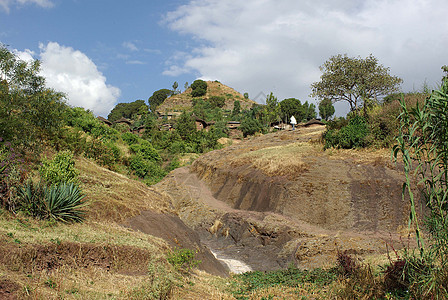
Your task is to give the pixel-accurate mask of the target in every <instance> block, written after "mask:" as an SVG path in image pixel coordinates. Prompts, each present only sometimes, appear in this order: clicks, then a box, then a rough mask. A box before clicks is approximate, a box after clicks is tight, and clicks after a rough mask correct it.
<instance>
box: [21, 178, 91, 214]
mask: <svg viewBox="0 0 448 300" xmlns="http://www.w3.org/2000/svg"><path fill="white" fill-rule="evenodd" d="M83 199H84V195H83V194H82V192H81V190H80V189H79V187H78V186H77V185H75V184H74V183H65V182H63V183H59V184H57V185H53V186H50V187H48V186H46V185H45V184H43V183H42V182H39V183H37V184H36V183H34V182H33V181H28V182H27V183H26V184H25V185H24V186H23V187H20V188H19V189H18V196H17V203H16V208H17V210H20V211H23V212H25V213H27V214H29V215H31V216H33V217H35V218H39V219H52V220H56V221H62V222H81V221H82V220H83V219H84V218H83V214H84V211H83V210H82V208H83V207H84V206H86V203H85V202H83V201H82V200H83Z"/></svg>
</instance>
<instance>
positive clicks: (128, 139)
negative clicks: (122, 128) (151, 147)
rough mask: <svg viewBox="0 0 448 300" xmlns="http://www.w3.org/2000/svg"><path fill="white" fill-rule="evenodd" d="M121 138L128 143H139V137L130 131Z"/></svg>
mask: <svg viewBox="0 0 448 300" xmlns="http://www.w3.org/2000/svg"><path fill="white" fill-rule="evenodd" d="M121 139H122V140H123V141H124V142H125V143H126V144H128V145H133V144H137V143H138V137H137V136H136V135H135V134H133V133H130V132H125V133H123V134H122V135H121Z"/></svg>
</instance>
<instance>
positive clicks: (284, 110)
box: [280, 98, 305, 122]
mask: <svg viewBox="0 0 448 300" xmlns="http://www.w3.org/2000/svg"><path fill="white" fill-rule="evenodd" d="M280 116H281V118H282V120H284V121H285V122H289V118H290V117H291V116H294V117H295V118H296V119H297V120H299V121H301V120H303V119H304V118H305V111H304V109H303V107H302V104H301V103H300V100H299V99H296V98H288V99H285V100H283V101H281V102H280Z"/></svg>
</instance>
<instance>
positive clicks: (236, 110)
mask: <svg viewBox="0 0 448 300" xmlns="http://www.w3.org/2000/svg"><path fill="white" fill-rule="evenodd" d="M240 114H241V102H240V101H239V100H235V101H233V109H232V119H233V120H234V121H237V120H239V119H240Z"/></svg>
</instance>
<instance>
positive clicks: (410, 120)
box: [393, 78, 448, 299]
mask: <svg viewBox="0 0 448 300" xmlns="http://www.w3.org/2000/svg"><path fill="white" fill-rule="evenodd" d="M401 108H402V111H401V114H400V116H399V121H400V132H399V135H398V137H397V142H398V145H396V146H395V147H394V151H393V153H394V157H395V159H398V154H399V153H400V154H401V157H402V160H403V163H404V171H405V175H406V181H405V183H404V185H403V197H405V196H406V195H408V196H409V201H410V205H411V213H410V222H411V224H412V225H413V227H414V228H415V233H416V238H417V242H418V246H419V250H420V251H419V253H407V256H406V257H405V262H406V264H405V271H406V275H408V277H407V281H408V282H409V284H408V287H409V290H410V294H411V296H412V297H413V298H428V299H429V298H433V299H434V298H435V299H442V298H446V297H448V284H447V283H448V272H447V269H448V259H447V258H448V243H447V241H448V198H447V195H448V185H447V183H448V176H447V175H448V147H447V145H448V122H447V118H446V116H447V114H448V79H446V78H443V79H442V85H441V87H440V89H439V90H436V91H434V92H432V94H431V95H430V96H429V97H428V98H427V99H426V100H425V102H424V104H423V106H422V107H420V106H419V105H417V106H416V107H415V108H414V109H409V108H408V107H407V105H406V103H405V101H404V100H402V101H401ZM413 174H416V175H417V176H418V179H419V184H420V185H422V187H423V188H422V189H421V194H422V197H421V200H422V201H423V203H421V204H422V205H425V206H426V207H427V209H428V210H429V215H428V216H427V217H426V219H425V222H424V227H425V229H426V230H427V231H428V233H429V237H430V241H429V245H428V246H427V247H425V245H424V243H423V237H422V232H421V226H420V223H419V220H421V218H424V216H420V215H418V213H417V211H418V210H417V209H418V205H419V204H418V203H417V202H416V201H417V197H416V196H415V195H414V190H413V186H414V182H413V180H412V175H413ZM403 274H405V273H403Z"/></svg>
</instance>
